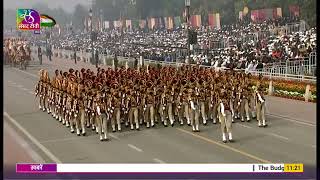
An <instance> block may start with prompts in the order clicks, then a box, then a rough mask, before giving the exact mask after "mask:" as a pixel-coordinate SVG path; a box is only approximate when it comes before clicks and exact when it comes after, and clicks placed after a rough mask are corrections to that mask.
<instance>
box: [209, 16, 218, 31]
mask: <svg viewBox="0 0 320 180" xmlns="http://www.w3.org/2000/svg"><path fill="white" fill-rule="evenodd" d="M208 21H209V27H210V29H213V28H214V27H215V24H216V22H215V21H216V16H215V14H208Z"/></svg>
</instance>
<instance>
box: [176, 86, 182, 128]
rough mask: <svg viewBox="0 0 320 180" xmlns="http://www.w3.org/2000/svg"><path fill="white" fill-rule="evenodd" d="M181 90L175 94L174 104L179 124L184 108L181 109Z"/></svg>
mask: <svg viewBox="0 0 320 180" xmlns="http://www.w3.org/2000/svg"><path fill="white" fill-rule="evenodd" d="M183 96H184V95H183V92H180V93H179V94H178V95H177V98H176V99H175V104H176V106H175V107H176V112H177V115H178V119H179V122H180V125H183V123H184V122H183V118H184V117H183V113H184V109H183V104H182V103H183V98H184V97H183Z"/></svg>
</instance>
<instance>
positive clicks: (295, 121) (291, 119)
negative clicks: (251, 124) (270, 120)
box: [266, 114, 316, 127]
mask: <svg viewBox="0 0 320 180" xmlns="http://www.w3.org/2000/svg"><path fill="white" fill-rule="evenodd" d="M266 115H268V116H273V117H277V118H281V119H283V120H286V121H291V122H294V123H297V124H303V125H307V126H312V127H316V125H315V124H312V123H307V122H303V121H300V120H298V119H293V118H290V117H284V116H280V115H275V114H266Z"/></svg>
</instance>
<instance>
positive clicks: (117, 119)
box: [111, 108, 121, 131]
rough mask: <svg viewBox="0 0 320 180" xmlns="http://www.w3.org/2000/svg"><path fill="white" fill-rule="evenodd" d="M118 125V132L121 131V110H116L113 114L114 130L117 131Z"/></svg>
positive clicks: (112, 123) (112, 124)
mask: <svg viewBox="0 0 320 180" xmlns="http://www.w3.org/2000/svg"><path fill="white" fill-rule="evenodd" d="M116 124H117V126H118V130H119V131H121V122H120V108H115V109H114V112H113V114H112V119H111V126H112V130H115V129H116Z"/></svg>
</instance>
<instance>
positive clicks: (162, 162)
mask: <svg viewBox="0 0 320 180" xmlns="http://www.w3.org/2000/svg"><path fill="white" fill-rule="evenodd" d="M153 161H155V162H157V163H160V164H165V163H166V162H164V161H162V160H160V159H157V158H154V159H153Z"/></svg>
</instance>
